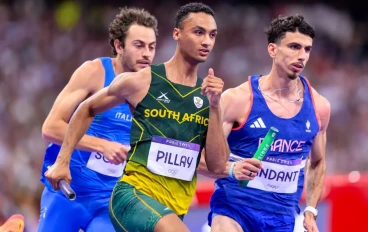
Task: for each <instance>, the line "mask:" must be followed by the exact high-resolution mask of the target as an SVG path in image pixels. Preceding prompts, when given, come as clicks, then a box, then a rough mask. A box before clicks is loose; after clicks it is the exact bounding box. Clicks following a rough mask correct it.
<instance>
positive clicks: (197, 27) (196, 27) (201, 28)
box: [192, 26, 217, 32]
mask: <svg viewBox="0 0 368 232" xmlns="http://www.w3.org/2000/svg"><path fill="white" fill-rule="evenodd" d="M194 29H200V30H202V31H207V30H206V29H205V28H204V27H201V26H195V27H193V28H192V30H194ZM211 32H217V29H213V30H211Z"/></svg>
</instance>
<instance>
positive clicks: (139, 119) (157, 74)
mask: <svg viewBox="0 0 368 232" xmlns="http://www.w3.org/2000/svg"><path fill="white" fill-rule="evenodd" d="M151 69H152V81H151V85H150V88H149V90H148V94H147V95H146V96H145V98H144V99H143V100H142V101H141V102H140V103H139V104H138V105H137V107H136V110H135V112H134V114H133V125H132V129H131V140H130V141H131V150H130V152H129V154H128V162H127V165H126V168H125V173H124V175H123V177H122V179H121V181H124V182H127V183H129V184H131V185H134V186H135V187H136V189H137V190H139V191H141V192H143V193H145V194H147V195H148V196H151V197H152V198H154V199H156V200H157V201H159V202H161V203H162V204H164V205H166V206H167V207H169V208H171V209H172V210H173V211H174V212H175V213H176V214H178V215H182V214H186V213H187V212H188V208H189V206H190V203H191V200H192V198H193V195H194V193H195V188H196V182H197V176H196V168H197V165H198V163H199V160H200V152H201V150H202V148H203V146H204V141H205V136H206V132H207V126H208V117H209V103H208V99H207V97H205V96H202V95H201V94H200V90H201V84H202V80H201V79H200V78H198V81H197V83H196V86H194V87H189V86H184V85H180V84H175V83H173V82H171V81H170V80H168V79H167V77H166V71H165V66H164V65H163V64H160V65H152V66H151Z"/></svg>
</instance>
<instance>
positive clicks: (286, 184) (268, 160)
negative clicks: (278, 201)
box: [248, 157, 304, 193]
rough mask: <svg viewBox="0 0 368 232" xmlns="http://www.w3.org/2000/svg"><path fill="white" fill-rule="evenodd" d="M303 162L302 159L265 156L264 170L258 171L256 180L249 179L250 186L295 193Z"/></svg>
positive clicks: (269, 190)
mask: <svg viewBox="0 0 368 232" xmlns="http://www.w3.org/2000/svg"><path fill="white" fill-rule="evenodd" d="M302 164H304V162H302V159H296V160H288V159H280V158H275V157H265V158H264V159H263V161H262V166H263V170H260V171H259V172H258V174H257V176H256V177H255V178H254V180H251V181H249V183H248V187H251V188H256V189H260V190H264V191H268V192H276V193H295V192H296V190H297V188H298V180H299V173H300V169H301V168H302Z"/></svg>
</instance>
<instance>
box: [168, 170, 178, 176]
mask: <svg viewBox="0 0 368 232" xmlns="http://www.w3.org/2000/svg"><path fill="white" fill-rule="evenodd" d="M167 172H168V173H169V174H171V175H173V176H175V175H176V174H178V172H179V171H178V170H177V169H169V170H167Z"/></svg>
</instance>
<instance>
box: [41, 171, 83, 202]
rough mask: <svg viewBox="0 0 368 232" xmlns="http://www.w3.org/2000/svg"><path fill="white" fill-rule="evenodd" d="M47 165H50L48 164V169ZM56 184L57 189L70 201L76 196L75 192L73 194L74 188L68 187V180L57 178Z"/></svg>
mask: <svg viewBox="0 0 368 232" xmlns="http://www.w3.org/2000/svg"><path fill="white" fill-rule="evenodd" d="M49 167H50V166H48V167H47V169H49ZM57 184H58V187H59V189H60V190H61V191H62V192H63V193H64V195H65V196H66V198H68V199H69V200H71V201H74V200H75V198H76V197H77V194H75V192H74V190H73V189H72V188H71V187H70V185H69V184H68V182H66V181H65V180H59V181H58V183H57Z"/></svg>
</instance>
